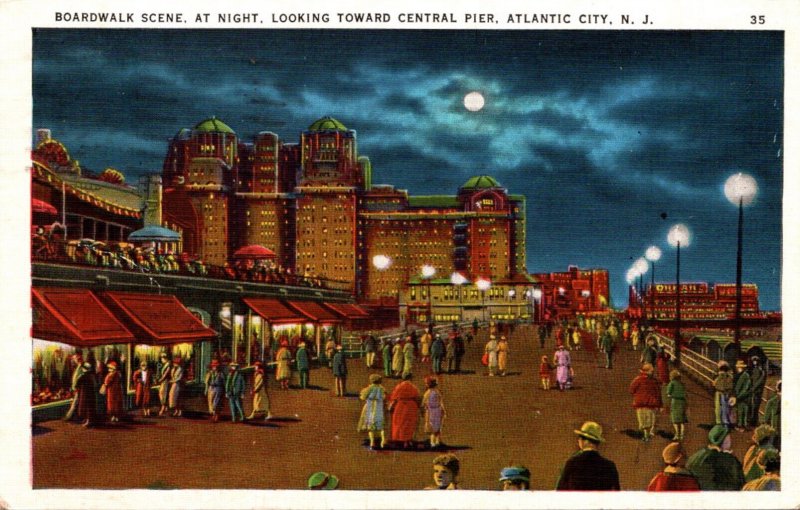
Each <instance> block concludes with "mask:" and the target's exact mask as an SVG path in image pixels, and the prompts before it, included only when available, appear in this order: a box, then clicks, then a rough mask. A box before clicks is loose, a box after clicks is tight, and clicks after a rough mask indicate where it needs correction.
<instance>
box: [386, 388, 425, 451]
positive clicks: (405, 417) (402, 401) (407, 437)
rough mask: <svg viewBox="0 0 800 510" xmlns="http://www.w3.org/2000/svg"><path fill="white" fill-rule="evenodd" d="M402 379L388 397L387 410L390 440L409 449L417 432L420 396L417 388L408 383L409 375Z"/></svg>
mask: <svg viewBox="0 0 800 510" xmlns="http://www.w3.org/2000/svg"><path fill="white" fill-rule="evenodd" d="M403 379H404V380H403V382H401V383H400V384H398V385H397V386H395V387H394V390H393V391H392V394H391V395H390V396H389V410H390V411H391V412H392V435H391V438H392V441H399V442H402V443H403V446H404V447H405V448H409V447H410V446H411V443H412V441H414V433H415V432H416V431H417V423H418V421H419V405H420V395H419V390H418V389H417V387H416V386H414V385H413V384H412V383H411V381H410V379H411V374H405V375H404V376H403Z"/></svg>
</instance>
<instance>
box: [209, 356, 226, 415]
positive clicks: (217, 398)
mask: <svg viewBox="0 0 800 510" xmlns="http://www.w3.org/2000/svg"><path fill="white" fill-rule="evenodd" d="M205 383H206V389H205V393H206V397H207V399H208V412H209V414H211V421H213V422H215V423H216V422H218V421H219V414H220V409H221V407H222V397H223V396H224V395H225V375H223V373H222V371H220V368H219V360H216V359H212V360H211V370H209V371H208V373H207V374H206V378H205Z"/></svg>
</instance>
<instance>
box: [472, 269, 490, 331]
mask: <svg viewBox="0 0 800 510" xmlns="http://www.w3.org/2000/svg"><path fill="white" fill-rule="evenodd" d="M475 286H476V287H478V290H480V291H481V303H482V306H483V321H484V322H486V291H487V290H489V288H490V287H491V286H492V282H490V281H489V280H487V279H485V278H478V279H477V280H475Z"/></svg>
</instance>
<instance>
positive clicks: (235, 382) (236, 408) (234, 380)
mask: <svg viewBox="0 0 800 510" xmlns="http://www.w3.org/2000/svg"><path fill="white" fill-rule="evenodd" d="M242 395H244V377H242V374H241V373H240V372H239V364H238V363H236V362H235V361H234V362H231V363H230V364H229V365H228V378H227V379H226V380H225V396H226V397H228V404H229V405H230V406H231V422H236V416H237V415H238V416H239V421H244V408H243V407H242Z"/></svg>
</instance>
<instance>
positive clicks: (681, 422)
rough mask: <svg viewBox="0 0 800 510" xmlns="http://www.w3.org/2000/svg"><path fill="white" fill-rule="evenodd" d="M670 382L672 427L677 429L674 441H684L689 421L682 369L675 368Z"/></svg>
mask: <svg viewBox="0 0 800 510" xmlns="http://www.w3.org/2000/svg"><path fill="white" fill-rule="evenodd" d="M669 379H670V380H669V384H667V398H668V399H669V419H670V421H671V422H672V428H674V429H675V435H674V436H673V437H672V440H673V441H683V434H684V429H685V426H686V423H688V422H689V420H688V418H687V416H686V386H684V385H683V382H682V381H681V372H680V370H675V369H673V370H672V371H671V372H670V373H669Z"/></svg>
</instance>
